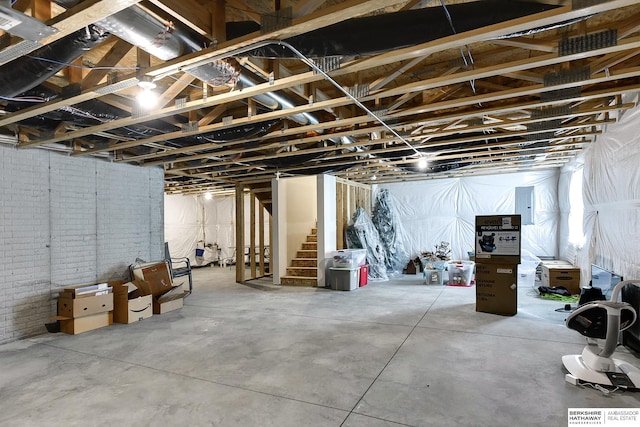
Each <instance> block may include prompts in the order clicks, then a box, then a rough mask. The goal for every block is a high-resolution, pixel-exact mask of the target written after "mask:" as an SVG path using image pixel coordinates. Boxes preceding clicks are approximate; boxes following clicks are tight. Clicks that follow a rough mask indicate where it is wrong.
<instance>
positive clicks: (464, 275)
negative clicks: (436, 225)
mask: <svg viewBox="0 0 640 427" xmlns="http://www.w3.org/2000/svg"><path fill="white" fill-rule="evenodd" d="M475 265H476V263H475V262H473V261H450V262H449V264H447V271H448V272H449V281H448V282H447V283H448V284H449V285H450V286H471V283H472V281H473V269H474V267H475Z"/></svg>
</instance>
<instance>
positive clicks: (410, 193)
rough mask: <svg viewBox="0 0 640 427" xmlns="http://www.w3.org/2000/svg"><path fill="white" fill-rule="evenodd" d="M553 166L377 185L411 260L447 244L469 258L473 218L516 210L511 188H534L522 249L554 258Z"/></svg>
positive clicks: (556, 210) (555, 185) (462, 257)
mask: <svg viewBox="0 0 640 427" xmlns="http://www.w3.org/2000/svg"><path fill="white" fill-rule="evenodd" d="M558 176H559V171H558V170H544V171H531V172H526V173H524V172H522V173H513V174H502V175H494V176H477V177H462V178H444V179H437V180H428V181H414V182H401V183H393V184H383V185H378V186H376V187H375V188H374V194H376V197H377V193H378V192H380V191H382V190H384V189H387V190H388V191H389V193H391V195H393V200H394V205H395V209H396V210H397V212H398V217H399V221H400V222H401V223H402V225H403V227H404V229H405V230H406V235H407V242H406V244H405V247H406V250H407V251H408V253H409V256H410V257H411V258H412V259H413V258H415V257H416V256H419V255H420V254H421V253H422V252H424V251H433V250H434V247H435V245H437V244H439V243H440V242H449V243H450V246H451V255H450V256H451V259H460V260H465V259H468V257H469V255H468V252H470V251H473V250H474V233H475V229H474V228H475V217H476V216H477V215H497V214H509V215H511V214H514V213H515V188H516V187H527V186H533V187H534V205H535V208H534V209H535V212H534V224H532V225H525V226H523V228H522V249H526V250H528V251H530V252H531V253H533V254H534V255H536V256H543V257H554V256H557V251H558V248H557V244H558V240H557V235H558V221H559V217H560V214H559V208H558V201H557V194H558Z"/></svg>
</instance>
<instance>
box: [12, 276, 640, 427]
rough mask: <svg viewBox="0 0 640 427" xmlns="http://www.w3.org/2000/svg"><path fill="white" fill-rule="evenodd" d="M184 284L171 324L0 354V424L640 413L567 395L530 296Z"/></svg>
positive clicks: (547, 312) (553, 344) (618, 402)
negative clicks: (510, 300) (505, 311)
mask: <svg viewBox="0 0 640 427" xmlns="http://www.w3.org/2000/svg"><path fill="white" fill-rule="evenodd" d="M194 279H195V284H194V292H193V294H192V295H191V296H189V297H188V298H187V299H186V300H185V306H184V308H183V309H181V310H180V311H176V312H172V313H168V314H165V315H161V316H153V317H152V318H150V319H145V320H143V321H142V322H137V323H135V324H131V325H113V326H110V327H108V328H103V329H99V330H95V331H92V332H87V333H84V334H80V335H76V336H72V335H65V334H61V333H57V334H47V333H46V332H45V334H44V335H41V336H38V337H34V338H31V339H26V340H21V341H17V342H13V343H9V344H5V345H2V346H0V369H1V370H0V396H2V397H1V398H0V425H3V426H48V427H49V426H51V427H53V426H76V425H82V426H134V425H135V426H278V427H283V426H296V427H299V426H350V427H364V426H367V427H382V426H389V427H390V426H403V425H410V426H509V427H512V426H545V427H549V426H566V425H567V423H568V418H567V409H568V408H601V407H602V408H640V393H638V392H620V391H618V392H615V393H613V394H611V395H608V396H606V395H604V394H603V393H601V392H600V391H597V390H594V389H592V388H588V387H576V386H572V385H570V384H568V383H566V382H565V380H564V374H565V371H564V370H563V367H562V361H561V357H562V355H564V354H572V353H579V352H581V350H582V348H583V346H584V339H583V338H582V337H581V336H580V335H579V334H578V333H577V332H574V331H571V330H569V329H567V328H566V327H565V326H564V323H563V321H564V318H565V317H566V313H559V312H556V311H555V310H556V309H557V308H560V307H562V305H563V304H562V303H558V302H554V301H546V300H541V299H539V298H537V297H536V296H535V292H534V291H532V289H531V288H530V287H527V288H520V289H519V309H518V314H517V315H516V316H514V317H503V316H498V315H492V314H487V313H478V312H476V311H475V291H476V290H475V287H470V288H461V287H448V286H427V285H423V284H422V278H421V277H414V276H411V277H409V276H403V277H402V278H399V279H395V280H391V281H388V282H377V283H375V282H374V283H370V284H369V285H368V286H366V287H363V288H360V289H357V290H355V291H352V292H342V291H331V290H326V289H313V288H280V287H276V286H259V285H254V286H245V285H238V284H235V283H233V280H234V272H233V271H232V270H230V269H229V268H217V267H206V268H200V269H198V270H196V271H195V273H194ZM43 331H44V326H43ZM618 353H622V354H621V356H619V357H620V358H623V359H625V358H626V359H628V360H633V361H635V362H634V363H635V364H636V365H640V359H638V358H635V357H634V356H633V355H631V354H628V353H627V352H626V351H625V350H624V349H622V348H621V350H619V352H618Z"/></svg>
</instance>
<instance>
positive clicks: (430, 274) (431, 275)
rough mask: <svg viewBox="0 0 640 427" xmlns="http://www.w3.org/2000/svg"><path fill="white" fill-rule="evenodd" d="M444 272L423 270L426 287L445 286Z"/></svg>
mask: <svg viewBox="0 0 640 427" xmlns="http://www.w3.org/2000/svg"><path fill="white" fill-rule="evenodd" d="M443 273H444V270H427V269H425V270H423V274H424V284H425V285H440V286H442V285H443V284H444V274H443Z"/></svg>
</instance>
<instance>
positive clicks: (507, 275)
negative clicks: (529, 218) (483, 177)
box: [475, 215, 521, 316]
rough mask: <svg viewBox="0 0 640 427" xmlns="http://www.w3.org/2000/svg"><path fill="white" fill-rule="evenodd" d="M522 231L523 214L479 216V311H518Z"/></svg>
mask: <svg viewBox="0 0 640 427" xmlns="http://www.w3.org/2000/svg"><path fill="white" fill-rule="evenodd" d="M520 232H521V219H520V215H491V216H477V217H476V235H475V246H476V251H475V260H476V276H475V277H476V311H482V312H486V313H493V314H501V315H506V316H513V315H514V314H516V313H517V312H518V285H517V279H518V277H517V272H518V264H520V243H521V240H520V236H521V234H520Z"/></svg>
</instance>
